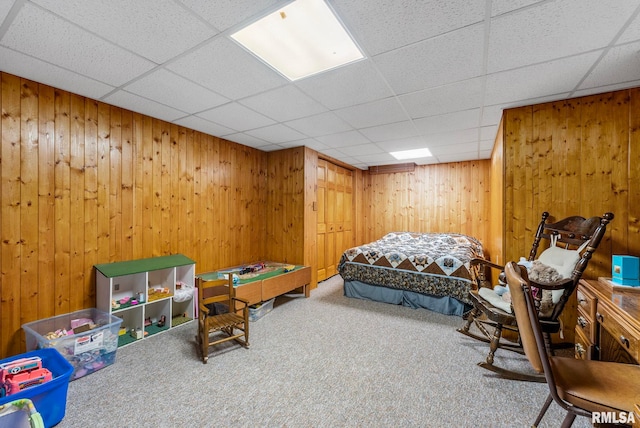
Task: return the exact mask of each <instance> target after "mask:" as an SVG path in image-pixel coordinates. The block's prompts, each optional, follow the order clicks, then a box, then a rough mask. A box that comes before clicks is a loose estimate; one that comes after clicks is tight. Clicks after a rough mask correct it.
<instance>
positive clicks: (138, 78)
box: [0, 0, 640, 169]
mask: <svg viewBox="0 0 640 428" xmlns="http://www.w3.org/2000/svg"><path fill="white" fill-rule="evenodd" d="M288 3H289V1H273V0H216V1H210V0H136V1H131V0H101V1H99V0H64V1H60V0H15V1H14V0H0V23H1V24H0V70H1V71H4V72H8V73H11V74H16V75H18V76H21V77H25V78H28V79H32V80H35V81H38V82H41V83H45V84H48V85H51V86H54V87H57V88H61V89H64V90H67V91H70V92H73V93H77V94H80V95H83V96H87V97H90V98H93V99H97V100H100V101H104V102H106V103H109V104H112V105H116V106H119V107H123V108H126V109H129V110H133V111H136V112H139V113H143V114H146V115H149V116H153V117H156V118H159V119H162V120H165V121H168V122H172V123H176V124H178V125H182V126H185V127H188V128H192V129H195V130H198V131H202V132H205V133H207V134H211V135H214V136H218V137H222V138H225V139H227V140H230V141H234V142H237V143H240V144H244V145H247V146H251V147H255V148H257V149H259V150H263V151H273V150H280V149H283V148H289V147H296V146H308V147H311V148H313V149H314V150H317V151H318V152H320V153H323V154H325V155H327V156H330V157H333V158H335V159H338V160H340V161H343V162H345V163H348V164H350V165H353V166H355V167H358V168H362V169H366V168H367V167H368V166H371V165H385V164H393V163H400V162H406V161H397V160H395V159H394V158H393V157H392V156H391V155H390V154H389V151H396V150H405V149H414V148H420V147H428V148H429V149H430V150H431V152H432V153H433V155H434V156H433V157H431V158H423V159H417V160H416V163H418V164H431V163H443V162H457V161H468V160H476V159H488V158H489V157H490V155H491V149H492V147H493V142H494V137H495V135H496V131H497V127H498V122H499V121H500V117H501V114H502V111H503V109H505V108H509V107H514V106H520V105H528V104H534V103H539V102H546V101H552V100H558V99H566V98H571V97H577V96H583V95H589V94H595V93H600V92H606V91H610V90H618V89H624V88H629V87H634V86H640V0H624V1H620V0H553V1H531V0H413V1H412V0H394V1H389V0H327V3H328V4H329V5H330V6H331V7H332V8H333V9H334V11H335V12H336V14H337V15H338V17H339V19H340V20H341V21H342V23H343V24H344V25H345V27H346V28H347V30H348V31H349V32H350V34H351V35H352V36H353V38H354V39H355V41H356V43H357V44H358V46H359V47H360V48H361V49H362V51H363V52H364V54H365V59H363V60H360V61H357V62H354V63H351V64H349V65H346V66H343V67H340V68H336V69H333V70H331V71H328V72H325V73H322V74H319V75H315V76H311V77H308V78H305V79H302V80H298V81H295V82H290V81H289V80H287V79H286V78H285V77H283V76H282V75H280V74H279V73H278V72H276V71H275V70H274V69H272V68H270V67H269V66H267V65H266V64H264V63H263V62H261V61H260V60H259V59H257V58H256V57H254V56H253V55H251V54H250V53H248V52H247V51H245V50H244V49H243V48H242V47H240V45H238V44H236V43H235V42H234V41H233V40H232V39H231V38H230V35H231V34H232V33H233V32H234V31H236V30H238V29H239V28H241V27H243V26H244V25H246V24H248V23H251V22H253V21H255V20H256V19H258V18H260V17H263V16H265V15H266V14H268V13H270V12H273V11H276V10H277V9H278V8H281V7H282V6H284V5H286V4H288Z"/></svg>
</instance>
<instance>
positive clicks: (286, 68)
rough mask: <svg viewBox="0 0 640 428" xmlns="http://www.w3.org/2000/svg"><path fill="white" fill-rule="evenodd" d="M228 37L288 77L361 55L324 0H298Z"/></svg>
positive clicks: (297, 77) (348, 61) (334, 65)
mask: <svg viewBox="0 0 640 428" xmlns="http://www.w3.org/2000/svg"><path fill="white" fill-rule="evenodd" d="M231 37H232V38H233V39H234V40H236V41H237V42H238V43H240V44H241V45H243V46H244V47H245V48H247V49H248V50H249V51H251V52H252V53H253V54H254V55H256V56H257V57H259V58H260V59H262V60H263V61H265V62H266V63H267V64H269V65H270V66H271V67H273V68H275V69H276V70H278V71H279V72H280V73H282V74H283V75H284V76H286V77H287V78H288V79H289V80H297V79H302V78H303V77H307V76H311V75H312V74H316V73H320V72H322V71H326V70H330V69H332V68H335V67H338V66H341V65H344V64H348V63H350V62H353V61H356V60H359V59H361V58H364V56H363V55H362V52H360V49H358V47H357V46H356V45H355V43H354V42H353V40H352V39H351V37H350V36H349V34H348V33H347V31H346V30H345V29H344V27H343V26H342V24H340V22H339V21H338V19H337V18H336V16H335V15H334V13H333V11H332V10H331V9H330V8H329V6H327V4H326V3H325V1H324V0H297V1H294V2H293V3H290V4H288V5H287V6H285V7H283V8H282V9H279V10H277V11H276V12H274V13H272V14H270V15H267V16H265V17H264V18H262V19H260V20H258V21H256V22H254V23H253V24H251V25H249V26H247V27H245V28H243V29H242V30H239V31H237V32H236V33H234V34H232V35H231Z"/></svg>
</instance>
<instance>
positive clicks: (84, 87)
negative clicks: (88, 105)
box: [0, 46, 114, 99]
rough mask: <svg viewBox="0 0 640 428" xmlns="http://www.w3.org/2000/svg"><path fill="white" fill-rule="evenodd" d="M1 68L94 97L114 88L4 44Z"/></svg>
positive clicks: (0, 54)
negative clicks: (11, 48)
mask: <svg viewBox="0 0 640 428" xmlns="http://www.w3.org/2000/svg"><path fill="white" fill-rule="evenodd" d="M0 70H1V71H4V72H6V73H11V74H15V75H18V76H20V77H24V78H26V79H31V80H34V81H36V82H40V83H44V84H45V85H50V86H53V87H55V88H60V89H63V90H65V91H69V92H73V93H75V94H78V95H82V96H85V97H89V98H93V99H99V98H101V97H102V96H103V95H106V94H108V93H109V92H111V91H112V90H113V89H114V87H113V86H109V85H105V84H104V83H102V82H98V81H97V80H93V79H90V78H88V77H84V76H81V75H79V74H76V73H74V72H72V71H68V70H64V69H62V68H60V67H57V66H55V65H52V64H49V63H46V62H43V61H40V60H38V59H36V58H33V57H30V56H27V55H24V54H22V53H19V52H15V51H12V50H10V49H7V48H4V47H2V46H0ZM25 70H26V71H25Z"/></svg>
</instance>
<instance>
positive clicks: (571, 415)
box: [562, 411, 576, 428]
mask: <svg viewBox="0 0 640 428" xmlns="http://www.w3.org/2000/svg"><path fill="white" fill-rule="evenodd" d="M575 418H576V414H575V413H573V412H571V411H569V412H567V416H565V418H564V420H563V421H562V428H569V427H570V426H571V425H573V421H574V419H575Z"/></svg>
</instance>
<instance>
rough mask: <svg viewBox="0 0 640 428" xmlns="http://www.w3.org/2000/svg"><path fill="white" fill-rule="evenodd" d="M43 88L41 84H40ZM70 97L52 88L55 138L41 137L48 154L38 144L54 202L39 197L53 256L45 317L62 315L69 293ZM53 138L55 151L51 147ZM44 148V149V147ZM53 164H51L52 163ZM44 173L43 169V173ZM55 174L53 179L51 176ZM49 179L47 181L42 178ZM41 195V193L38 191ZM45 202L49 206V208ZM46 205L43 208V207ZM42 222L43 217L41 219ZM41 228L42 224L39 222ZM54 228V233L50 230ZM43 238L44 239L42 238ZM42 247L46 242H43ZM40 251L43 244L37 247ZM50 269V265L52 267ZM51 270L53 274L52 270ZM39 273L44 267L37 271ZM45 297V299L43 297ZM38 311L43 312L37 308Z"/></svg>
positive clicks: (66, 305)
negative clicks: (41, 199) (51, 242)
mask: <svg viewBox="0 0 640 428" xmlns="http://www.w3.org/2000/svg"><path fill="white" fill-rule="evenodd" d="M43 87H44V86H43ZM70 107H71V100H70V96H69V93H67V92H64V91H55V137H54V138H53V139H51V141H48V140H47V139H46V138H43V139H41V141H40V144H41V146H42V145H45V146H48V145H49V144H51V148H50V149H49V150H50V152H51V153H46V154H45V153H44V152H46V151H45V150H43V148H42V147H40V155H41V158H42V159H41V162H42V161H44V162H46V161H47V159H48V160H49V162H50V165H49V167H48V168H44V167H43V168H41V171H42V172H45V171H49V172H53V173H54V174H52V176H51V177H50V180H51V189H50V190H49V191H47V193H50V194H51V195H52V196H53V195H55V202H54V200H53V198H52V199H50V200H43V202H44V205H41V206H40V213H41V217H44V218H46V217H48V216H47V215H44V216H43V215H42V214H44V213H48V212H49V213H52V214H54V215H52V216H51V217H52V218H53V221H51V222H50V223H49V225H50V228H51V232H52V233H53V234H54V236H55V240H54V243H55V246H54V248H55V251H54V253H55V255H54V258H53V260H52V262H53V261H55V269H52V270H51V274H52V276H50V278H52V279H53V281H51V280H45V282H46V283H48V284H50V286H49V287H46V286H43V287H42V288H43V291H44V290H46V289H47V288H48V289H49V290H50V292H51V293H55V301H54V299H51V301H50V302H49V303H48V304H49V305H51V306H52V308H51V309H52V312H50V313H49V315H47V316H52V315H54V314H55V315H59V314H66V313H68V312H69V308H70V296H71V228H72V225H71V223H70V217H71V112H70ZM54 141H55V150H54V144H53V143H54ZM47 151H48V150H47ZM53 165H55V166H53ZM45 173H46V172H45ZM54 176H55V179H54ZM45 181H49V180H45ZM41 194H42V192H41ZM49 202H50V204H51V207H50V208H51V209H49ZM45 207H47V208H45ZM43 222H44V223H45V224H46V220H44V221H43ZM40 227H42V224H41V225H40ZM54 230H55V233H54ZM46 240H47V239H45V241H46ZM44 247H46V244H45V245H44ZM40 248H41V250H42V248H43V246H41V247H40ZM52 268H53V266H52ZM53 270H55V274H54V272H53ZM40 273H41V274H43V273H45V274H46V270H41V272H40ZM46 300H48V299H46ZM41 313H43V314H44V313H46V312H45V311H41Z"/></svg>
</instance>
